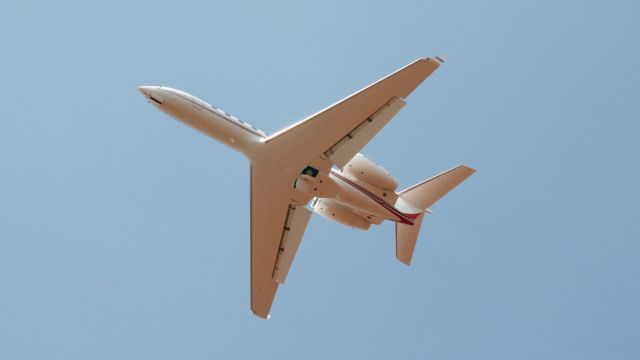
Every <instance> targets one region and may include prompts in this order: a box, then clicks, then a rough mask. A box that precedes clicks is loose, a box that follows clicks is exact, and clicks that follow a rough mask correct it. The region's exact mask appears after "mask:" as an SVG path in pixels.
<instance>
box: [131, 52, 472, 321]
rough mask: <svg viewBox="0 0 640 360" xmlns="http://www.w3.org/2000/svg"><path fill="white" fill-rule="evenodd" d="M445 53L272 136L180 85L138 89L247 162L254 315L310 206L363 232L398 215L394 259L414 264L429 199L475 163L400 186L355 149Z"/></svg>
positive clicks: (277, 279) (283, 268)
mask: <svg viewBox="0 0 640 360" xmlns="http://www.w3.org/2000/svg"><path fill="white" fill-rule="evenodd" d="M444 60H445V58H444V57H442V56H441V57H434V58H424V59H418V60H416V61H414V62H413V63H411V64H409V65H407V66H405V67H403V68H401V69H400V70H398V71H396V72H394V73H392V74H391V75H389V76H387V77H385V78H383V79H381V80H379V81H377V82H375V83H373V84H371V85H369V86H367V87H365V88H364V89H362V90H360V91H358V92H356V93H355V94H353V95H350V96H348V97H346V98H345V99H343V100H340V101H338V102H337V103H335V104H333V105H330V106H329V107H327V108H325V109H324V110H321V111H320V112H318V113H316V114H313V115H311V116H309V117H307V118H306V119H303V120H301V121H299V122H298V123H296V124H293V125H291V126H289V127H287V128H285V129H282V130H280V131H278V132H276V133H275V134H273V135H267V134H265V133H264V132H262V131H260V130H258V129H256V128H255V127H253V126H251V125H249V124H248V123H246V122H244V121H242V120H239V119H237V118H236V117H234V116H232V115H229V114H227V113H226V112H224V111H222V110H220V109H218V108H216V107H214V106H211V105H209V104H208V103H206V102H204V101H202V100H200V99H199V98H197V97H195V96H193V95H190V94H187V93H186V92H183V91H180V90H176V89H172V88H169V87H165V86H140V87H139V88H138V89H139V91H140V92H141V93H142V94H143V95H144V96H145V97H146V98H147V100H148V102H149V103H151V104H152V105H154V106H155V107H157V108H158V109H159V110H160V111H162V112H164V113H166V114H168V115H170V116H172V117H174V118H175V119H177V120H179V121H182V122H184V123H185V124H187V125H189V126H191V127H193V128H195V129H196V130H199V131H201V132H202V133H204V134H206V135H208V136H210V137H212V138H214V139H216V140H218V141H220V142H222V143H223V144H225V145H227V146H229V147H231V148H232V149H234V150H237V151H239V152H240V153H242V154H244V155H245V156H246V157H247V158H248V160H249V161H250V163H251V186H250V187H251V189H250V190H251V310H252V311H253V313H254V314H255V315H257V316H259V317H262V318H268V317H269V312H270V309H271V305H272V303H273V299H274V297H275V294H276V290H277V288H278V285H279V284H284V282H285V280H286V278H287V274H288V273H289V269H290V268H291V264H292V263H293V259H294V257H295V255H296V252H297V250H298V247H299V245H300V241H301V239H302V236H303V234H304V231H305V229H306V227H307V224H308V222H309V219H310V217H311V214H312V212H315V213H316V214H319V215H320V216H323V217H325V218H327V219H329V220H333V221H335V222H338V223H340V224H344V225H347V226H350V227H353V228H356V229H362V230H368V229H369V227H370V226H371V225H372V224H374V225H379V224H380V223H382V222H383V221H384V220H388V221H392V222H395V226H396V258H397V259H398V260H399V261H401V262H402V263H404V264H407V265H409V264H410V262H411V258H412V257H413V252H414V248H415V245H416V240H417V238H418V233H419V231H420V226H421V224H422V221H423V218H424V216H425V214H428V213H431V211H430V210H429V207H431V206H432V205H433V204H434V203H435V202H436V201H438V200H439V199H440V198H442V197H443V196H444V195H445V194H447V193H448V192H449V191H450V190H451V189H453V188H454V187H456V186H457V185H458V184H460V183H461V182H462V181H464V180H465V179H466V178H467V177H469V176H470V175H471V174H473V173H474V172H475V170H474V169H472V168H470V167H468V166H465V165H460V166H457V167H454V168H452V169H450V170H448V171H445V172H443V173H441V174H439V175H436V176H434V177H432V178H430V179H428V180H425V181H423V182H421V183H418V184H416V185H413V186H410V187H408V188H406V189H404V190H402V191H399V192H396V189H397V187H398V181H397V180H396V179H395V178H394V177H393V176H391V175H390V174H389V173H388V172H387V171H386V170H385V169H384V168H382V167H381V166H380V165H378V164H377V163H375V162H374V161H372V160H371V159H369V158H367V157H365V156H364V155H362V154H360V153H359V151H360V150H361V149H362V148H363V147H364V146H365V145H366V144H367V143H368V142H369V141H370V140H371V139H372V138H373V137H374V136H375V135H376V134H377V133H378V131H380V129H382V127H384V125H385V124H387V123H388V122H389V120H391V118H392V117H393V116H394V115H395V114H396V113H398V111H400V109H402V107H403V106H404V105H405V99H406V98H407V97H408V96H409V94H411V92H412V91H413V90H414V89H415V88H416V87H418V85H420V83H422V81H424V80H425V79H426V78H427V77H428V76H429V75H431V74H432V73H433V72H434V71H435V70H436V69H437V68H438V67H439V66H440V65H441V64H442V63H443V62H444ZM403 156H407V155H406V154H404V155H403ZM416 159H419V157H418V158H416ZM414 161H415V159H414ZM309 203H310V205H309Z"/></svg>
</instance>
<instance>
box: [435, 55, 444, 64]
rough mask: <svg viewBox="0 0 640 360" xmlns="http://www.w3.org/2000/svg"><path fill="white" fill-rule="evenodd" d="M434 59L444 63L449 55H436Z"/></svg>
mask: <svg viewBox="0 0 640 360" xmlns="http://www.w3.org/2000/svg"><path fill="white" fill-rule="evenodd" d="M434 59H435V60H436V61H438V62H439V63H440V64H442V63H444V62H445V61H447V55H440V56H436V57H435V58H434Z"/></svg>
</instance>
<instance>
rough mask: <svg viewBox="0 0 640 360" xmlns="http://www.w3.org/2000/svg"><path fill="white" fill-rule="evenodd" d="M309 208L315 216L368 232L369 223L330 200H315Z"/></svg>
mask: <svg viewBox="0 0 640 360" xmlns="http://www.w3.org/2000/svg"><path fill="white" fill-rule="evenodd" d="M311 207H312V208H313V211H314V212H315V213H316V214H318V215H320V216H322V217H325V218H327V219H329V220H333V221H335V222H337V223H340V224H343V225H347V226H350V227H353V228H357V229H361V230H368V229H369V226H371V223H369V222H367V221H366V220H365V219H363V218H361V217H360V216H358V215H356V214H354V213H353V212H351V211H350V210H349V209H348V208H347V207H345V206H344V205H342V204H340V203H338V202H336V201H333V200H330V199H320V198H315V200H314V201H313V204H312V205H311Z"/></svg>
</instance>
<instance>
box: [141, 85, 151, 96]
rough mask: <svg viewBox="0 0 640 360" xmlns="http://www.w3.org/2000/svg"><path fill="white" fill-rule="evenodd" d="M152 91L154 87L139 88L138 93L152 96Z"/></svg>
mask: <svg viewBox="0 0 640 360" xmlns="http://www.w3.org/2000/svg"><path fill="white" fill-rule="evenodd" d="M152 89H153V86H138V91H140V93H141V94H142V95H145V96H149V95H151V90H152Z"/></svg>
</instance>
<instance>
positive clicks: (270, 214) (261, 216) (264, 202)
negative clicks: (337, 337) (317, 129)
mask: <svg viewBox="0 0 640 360" xmlns="http://www.w3.org/2000/svg"><path fill="white" fill-rule="evenodd" d="M291 178H292V175H291V174H288V173H285V172H282V171H280V170H278V168H276V167H273V166H269V165H261V164H252V165H251V310H253V312H254V314H256V315H258V316H260V317H263V318H267V317H268V316H269V310H270V309H271V304H272V303H273V298H274V297H275V295H276V290H277V289H278V283H284V280H285V279H286V276H287V273H288V272H289V268H290V267H291V263H292V262H293V258H294V257H295V253H296V251H297V249H298V245H299V244H300V240H301V239H302V235H303V234H304V230H305V229H306V226H307V223H308V222H309V218H310V216H311V212H310V211H309V210H308V209H307V208H305V207H304V206H295V205H294V204H295V202H294V201H293V200H292V199H291V195H292V193H291V192H292V191H293V190H292V189H293V187H292V184H293V181H292V179H291Z"/></svg>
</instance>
